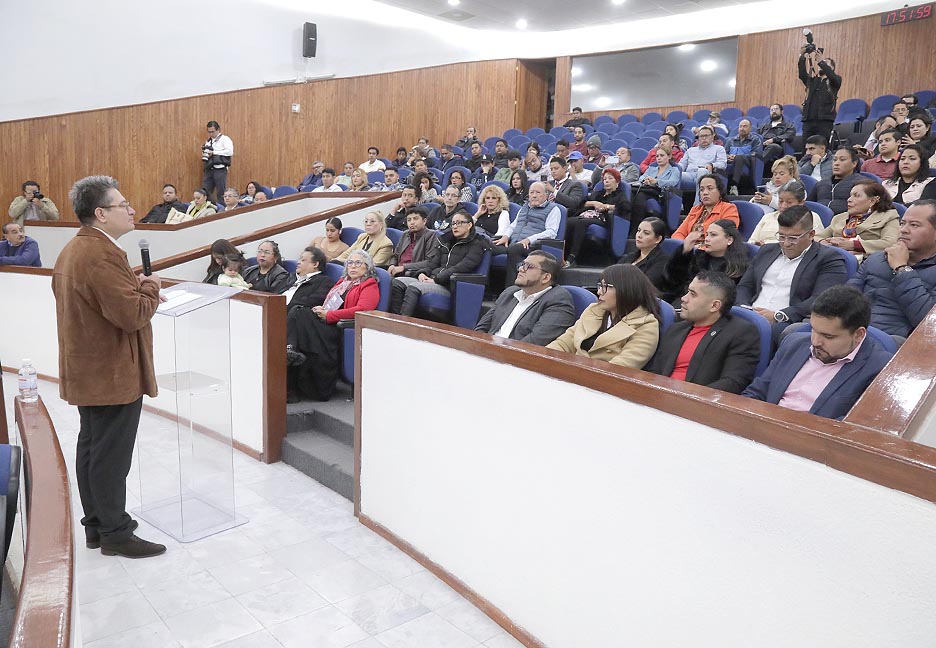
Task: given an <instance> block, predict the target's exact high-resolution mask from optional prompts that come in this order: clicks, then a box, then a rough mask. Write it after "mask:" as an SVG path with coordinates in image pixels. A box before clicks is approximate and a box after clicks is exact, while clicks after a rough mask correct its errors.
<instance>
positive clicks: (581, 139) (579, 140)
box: [569, 126, 588, 159]
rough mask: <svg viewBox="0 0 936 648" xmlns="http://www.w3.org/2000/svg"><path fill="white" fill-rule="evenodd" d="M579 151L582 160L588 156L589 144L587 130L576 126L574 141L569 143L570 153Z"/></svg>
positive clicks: (573, 130) (573, 135) (573, 131)
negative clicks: (586, 136) (586, 135)
mask: <svg viewBox="0 0 936 648" xmlns="http://www.w3.org/2000/svg"><path fill="white" fill-rule="evenodd" d="M572 151H578V152H579V153H581V154H582V159H585V156H586V155H588V142H587V141H586V139H585V129H584V128H582V127H581V126H576V127H575V128H573V129H572V141H571V142H570V143H569V153H571V152H572Z"/></svg>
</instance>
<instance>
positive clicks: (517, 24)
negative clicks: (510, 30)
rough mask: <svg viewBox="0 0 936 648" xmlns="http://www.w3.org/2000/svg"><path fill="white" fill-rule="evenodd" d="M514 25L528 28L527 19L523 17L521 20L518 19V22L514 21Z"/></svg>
mask: <svg viewBox="0 0 936 648" xmlns="http://www.w3.org/2000/svg"><path fill="white" fill-rule="evenodd" d="M514 26H515V27H516V28H517V29H526V28H527V21H526V20H524V19H523V18H521V19H520V20H518V21H517V22H515V23H514Z"/></svg>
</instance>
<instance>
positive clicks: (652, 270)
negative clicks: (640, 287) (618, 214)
mask: <svg viewBox="0 0 936 648" xmlns="http://www.w3.org/2000/svg"><path fill="white" fill-rule="evenodd" d="M664 238H666V223H664V222H663V221H662V220H660V219H659V218H657V217H656V216H650V217H649V218H645V219H643V220H642V221H640V223H639V224H638V225H637V231H636V232H634V243H635V244H636V246H637V249H636V250H635V251H633V252H631V253H629V254H625V255H624V256H622V257H621V258H620V260H619V261H618V263H622V264H625V265H633V266H634V267H636V268H639V269H640V271H641V272H643V273H644V274H645V275H647V279H649V280H650V283H652V284H653V285H654V287H655V288H656V289H657V290H658V291H660V294H661V295H662V294H663V292H664V291H665V290H666V279H665V277H664V270H665V269H666V262H667V261H668V260H669V257H667V256H666V254H664V253H663V250H662V249H661V248H660V243H662V242H663V239H664Z"/></svg>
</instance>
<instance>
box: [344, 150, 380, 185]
mask: <svg viewBox="0 0 936 648" xmlns="http://www.w3.org/2000/svg"><path fill="white" fill-rule="evenodd" d="M378 155H380V149H379V148H377V147H376V146H371V147H369V148H368V149H367V161H365V162H361V164H360V165H359V166H358V168H359V169H360V170H361V171H363V172H364V173H365V174H367V173H370V172H372V171H383V170H384V169H386V168H387V165H386V164H384V163H383V160H378V159H377V156H378ZM364 177H365V179H366V178H367V176H366V175H365V176H364ZM351 178H352V180H353V179H354V176H351Z"/></svg>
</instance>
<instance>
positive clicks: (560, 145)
mask: <svg viewBox="0 0 936 648" xmlns="http://www.w3.org/2000/svg"><path fill="white" fill-rule="evenodd" d="M570 152H571V151H569V142H568V140H564V139H561V140H559V141H558V142H556V152H555V153H554V154H553V157H561V158H562V159H563V160H568V159H569V153H570Z"/></svg>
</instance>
